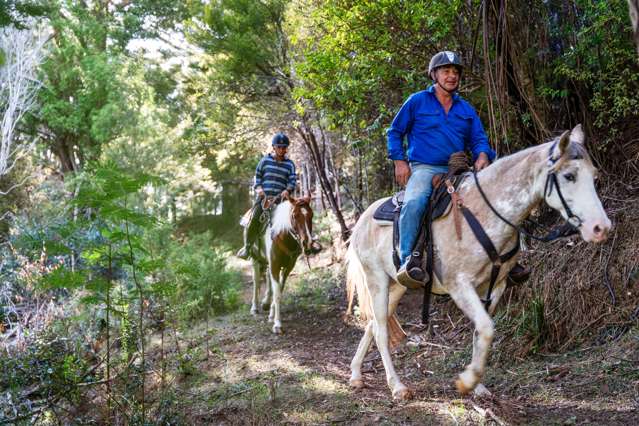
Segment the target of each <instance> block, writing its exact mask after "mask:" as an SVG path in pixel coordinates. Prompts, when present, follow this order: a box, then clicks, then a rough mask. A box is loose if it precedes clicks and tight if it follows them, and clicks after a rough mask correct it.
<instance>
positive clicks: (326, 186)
mask: <svg viewBox="0 0 639 426" xmlns="http://www.w3.org/2000/svg"><path fill="white" fill-rule="evenodd" d="M296 130H297V132H298V133H299V135H300V136H301V137H302V139H303V140H304V143H305V144H306V147H307V148H308V151H309V152H310V154H311V158H312V159H313V165H314V166H315V171H316V172H317V176H318V178H319V182H320V185H321V186H322V192H323V193H324V195H325V196H326V199H327V200H328V203H329V204H330V206H331V210H332V211H333V213H334V214H335V217H336V218H337V222H338V223H339V226H340V230H341V234H342V235H341V237H342V241H346V240H347V239H348V237H349V235H350V231H349V229H348V227H347V226H346V222H345V221H344V215H343V214H342V211H341V210H340V208H339V205H338V204H337V198H336V197H335V193H334V191H333V188H332V186H331V184H330V182H329V180H328V177H327V176H326V169H325V167H324V158H323V157H322V153H321V151H320V148H319V146H318V144H317V138H316V137H315V134H314V133H313V130H312V129H311V128H310V126H309V125H308V124H306V122H305V120H302V124H301V126H298V127H297V129H296ZM338 190H339V189H338Z"/></svg>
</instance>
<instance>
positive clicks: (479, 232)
mask: <svg viewBox="0 0 639 426" xmlns="http://www.w3.org/2000/svg"><path fill="white" fill-rule="evenodd" d="M461 211H462V214H463V215H464V218H466V222H468V225H469V226H470V229H471V230H472V231H473V234H475V238H477V241H479V243H480V244H481V246H482V247H483V248H484V251H485V252H486V254H487V255H488V258H489V259H490V261H491V263H492V264H493V267H492V269H491V271H490V285H489V286H488V293H487V294H486V300H483V302H484V306H485V308H486V310H487V311H488V308H490V304H491V302H492V299H491V294H492V291H493V288H494V287H495V283H496V282H497V277H499V271H500V270H501V266H502V265H503V264H504V263H505V262H507V261H508V260H510V259H512V258H513V256H515V255H516V254H517V253H518V252H519V232H518V233H517V242H516V243H515V247H513V248H512V249H511V250H510V251H508V252H506V253H504V254H502V255H500V254H499V252H498V251H497V249H496V248H495V245H494V244H493V242H492V241H491V240H490V237H489V236H488V234H486V231H484V228H483V227H482V226H481V224H480V223H479V221H478V220H477V218H476V217H475V215H474V214H473V213H472V212H471V211H470V210H468V209H467V208H466V207H465V206H461Z"/></svg>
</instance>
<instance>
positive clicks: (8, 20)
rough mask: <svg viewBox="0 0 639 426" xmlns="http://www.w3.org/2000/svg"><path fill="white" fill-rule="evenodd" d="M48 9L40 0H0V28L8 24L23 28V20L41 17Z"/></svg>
mask: <svg viewBox="0 0 639 426" xmlns="http://www.w3.org/2000/svg"><path fill="white" fill-rule="evenodd" d="M48 10H49V5H48V4H47V2H44V1H42V0H0V28H2V27H6V26H9V25H14V26H15V27H16V28H24V25H25V23H26V22H25V21H27V20H29V19H30V18H36V17H41V16H43V15H45V14H46V13H47V11H48ZM0 65H2V61H0Z"/></svg>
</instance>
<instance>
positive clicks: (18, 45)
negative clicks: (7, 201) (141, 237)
mask: <svg viewBox="0 0 639 426" xmlns="http://www.w3.org/2000/svg"><path fill="white" fill-rule="evenodd" d="M46 41H47V35H46V34H45V32H44V31H41V30H38V29H25V30H18V29H16V28H14V27H5V28H2V29H0V50H2V51H3V52H4V55H5V61H4V64H3V66H2V67H0V119H1V120H2V121H1V122H0V137H1V138H2V139H1V145H0V177H2V176H4V175H6V174H7V173H9V172H10V171H11V169H13V167H14V166H15V164H16V161H17V160H19V159H20V158H21V157H22V156H24V155H25V154H26V153H28V152H29V150H30V147H31V145H30V144H24V143H21V141H19V138H18V136H17V135H16V126H17V124H18V123H19V122H20V120H21V119H22V117H24V115H25V114H26V113H27V112H28V111H29V110H31V109H32V108H33V107H34V106H35V98H36V93H37V91H38V89H39V88H40V86H41V84H40V82H39V81H38V80H37V70H38V67H39V66H40V64H41V63H42V61H43V60H44V57H45V49H44V45H45V43H46ZM14 187H15V186H14ZM14 187H11V188H9V189H8V190H7V191H5V192H4V193H3V194H6V193H7V192H9V191H11V190H12V189H14Z"/></svg>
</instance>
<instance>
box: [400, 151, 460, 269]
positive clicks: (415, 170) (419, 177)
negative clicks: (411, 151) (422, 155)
mask: <svg viewBox="0 0 639 426" xmlns="http://www.w3.org/2000/svg"><path fill="white" fill-rule="evenodd" d="M410 169H411V175H410V178H409V179H408V184H406V193H405V195H404V204H403V206H402V211H401V212H400V214H399V260H400V264H401V265H403V264H404V263H405V262H406V260H407V259H408V256H409V255H410V254H411V251H412V250H413V247H414V245H415V241H416V240H417V233H418V231H419V226H420V225H421V223H422V218H423V216H424V212H425V211H426V207H427V206H428V199H429V198H430V194H431V192H433V183H432V180H433V176H435V175H436V174H439V173H446V172H448V166H431V165H429V164H423V163H417V162H412V163H410Z"/></svg>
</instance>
